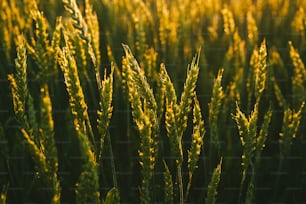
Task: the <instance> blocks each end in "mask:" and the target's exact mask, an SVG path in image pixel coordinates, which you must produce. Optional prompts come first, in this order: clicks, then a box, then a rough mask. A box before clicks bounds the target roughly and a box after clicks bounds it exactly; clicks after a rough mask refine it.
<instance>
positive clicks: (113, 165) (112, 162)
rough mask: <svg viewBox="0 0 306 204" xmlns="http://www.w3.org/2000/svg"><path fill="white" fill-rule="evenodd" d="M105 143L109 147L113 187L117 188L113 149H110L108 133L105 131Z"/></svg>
mask: <svg viewBox="0 0 306 204" xmlns="http://www.w3.org/2000/svg"><path fill="white" fill-rule="evenodd" d="M106 137H107V142H108V146H109V154H110V160H111V161H110V162H111V169H112V177H113V184H114V187H116V188H118V183H117V176H116V168H115V160H114V154H113V148H112V143H111V138H110V134H109V131H107V135H106Z"/></svg>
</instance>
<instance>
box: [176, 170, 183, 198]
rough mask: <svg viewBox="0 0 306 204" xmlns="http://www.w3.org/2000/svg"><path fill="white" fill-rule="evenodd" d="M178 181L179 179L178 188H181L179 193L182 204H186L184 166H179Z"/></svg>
mask: <svg viewBox="0 0 306 204" xmlns="http://www.w3.org/2000/svg"><path fill="white" fill-rule="evenodd" d="M177 179H178V187H179V192H180V204H184V189H183V177H182V164H178V165H177Z"/></svg>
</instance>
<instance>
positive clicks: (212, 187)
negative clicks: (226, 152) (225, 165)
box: [205, 157, 222, 204]
mask: <svg viewBox="0 0 306 204" xmlns="http://www.w3.org/2000/svg"><path fill="white" fill-rule="evenodd" d="M221 168H222V157H221V159H220V162H219V164H218V166H217V167H216V168H215V169H214V171H213V174H212V176H211V180H210V182H209V184H208V190H207V196H206V199H205V203H207V204H214V203H216V200H217V198H216V197H217V194H218V190H217V188H218V185H219V182H220V176H221V170H222V169H221Z"/></svg>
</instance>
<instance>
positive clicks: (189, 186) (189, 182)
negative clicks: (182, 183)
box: [185, 174, 193, 202]
mask: <svg viewBox="0 0 306 204" xmlns="http://www.w3.org/2000/svg"><path fill="white" fill-rule="evenodd" d="M192 175H193V174H189V181H188V183H187V188H186V192H185V202H187V199H188V196H189V191H190V188H191V181H192Z"/></svg>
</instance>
